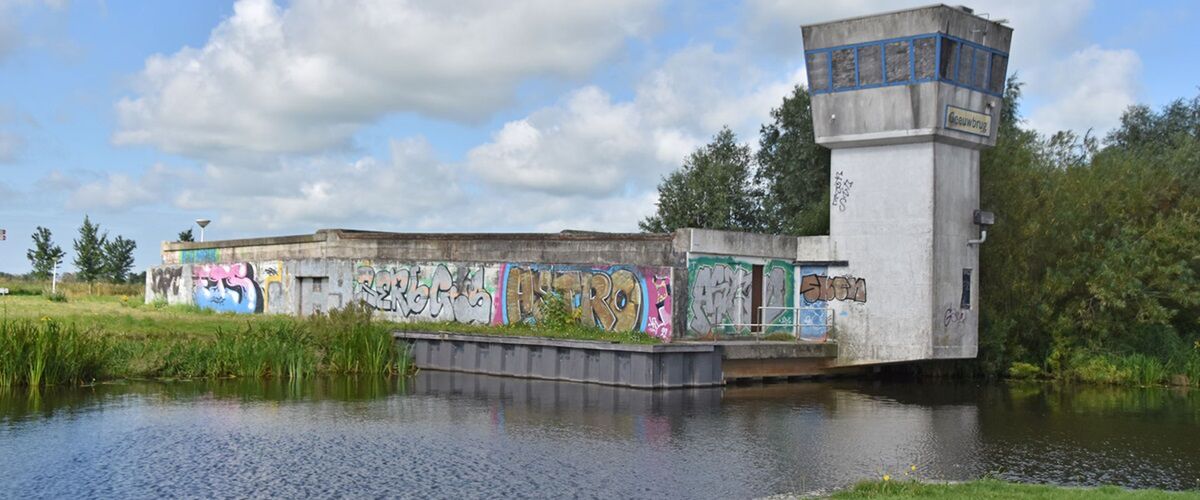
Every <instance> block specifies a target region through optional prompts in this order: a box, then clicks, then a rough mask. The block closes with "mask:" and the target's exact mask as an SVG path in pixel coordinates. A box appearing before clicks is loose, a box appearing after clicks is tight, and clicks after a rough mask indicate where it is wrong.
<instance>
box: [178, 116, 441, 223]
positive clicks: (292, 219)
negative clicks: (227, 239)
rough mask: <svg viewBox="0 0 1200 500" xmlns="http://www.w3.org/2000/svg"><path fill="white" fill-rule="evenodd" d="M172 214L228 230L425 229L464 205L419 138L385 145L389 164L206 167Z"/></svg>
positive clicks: (372, 160) (324, 162)
mask: <svg viewBox="0 0 1200 500" xmlns="http://www.w3.org/2000/svg"><path fill="white" fill-rule="evenodd" d="M174 203H175V206H176V207H177V208H181V209H184V210H191V211H200V212H205V213H210V214H216V217H215V218H216V219H217V222H218V223H220V224H221V225H222V226H224V227H228V228H231V230H234V231H245V232H254V233H262V232H266V231H279V230H281V229H290V228H302V230H304V231H311V230H313V229H316V228H319V227H365V228H369V229H388V228H396V227H403V228H407V229H419V228H433V227H437V225H438V224H440V223H445V222H447V221H448V220H449V218H450V217H451V216H452V215H451V214H453V213H454V212H455V210H456V207H459V206H461V205H463V204H464V203H465V195H464V194H463V192H462V191H461V190H460V189H459V186H458V183H457V182H456V180H455V179H454V177H453V176H452V172H451V170H450V167H448V166H446V165H443V164H441V163H439V162H438V161H437V158H436V157H435V155H434V152H433V149H432V147H431V146H430V145H429V143H428V142H427V141H425V140H424V139H423V138H412V139H406V140H398V141H392V144H391V158H390V160H384V161H380V160H377V159H375V158H372V157H366V158H361V159H359V160H356V161H353V162H345V161H337V160H333V159H324V158H318V159H306V160H297V161H293V162H285V163H283V164H281V165H278V166H277V167H276V168H273V169H269V170H263V169H246V168H242V167H239V166H231V165H209V166H207V167H206V168H204V169H203V171H199V172H190V173H188V174H187V182H186V187H184V188H183V189H181V190H179V191H178V192H177V193H176V194H175V195H174Z"/></svg>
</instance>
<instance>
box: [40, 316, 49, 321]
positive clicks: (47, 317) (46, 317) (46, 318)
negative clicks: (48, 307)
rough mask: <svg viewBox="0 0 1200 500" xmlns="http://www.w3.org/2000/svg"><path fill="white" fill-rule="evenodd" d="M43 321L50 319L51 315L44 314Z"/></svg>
mask: <svg viewBox="0 0 1200 500" xmlns="http://www.w3.org/2000/svg"><path fill="white" fill-rule="evenodd" d="M42 321H50V317H49V316H42Z"/></svg>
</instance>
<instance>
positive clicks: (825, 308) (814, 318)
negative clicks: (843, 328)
mask: <svg viewBox="0 0 1200 500" xmlns="http://www.w3.org/2000/svg"><path fill="white" fill-rule="evenodd" d="M827 272H828V270H827V268H826V267H825V266H800V274H801V276H804V277H805V278H806V277H808V276H814V275H816V276H821V275H825V274H826V273H827ZM801 280H802V281H803V280H804V278H801ZM800 292H801V297H802V299H801V305H800V310H799V313H800V318H799V319H800V321H799V324H800V339H801V340H807V341H824V340H827V339H828V338H829V327H830V323H831V322H832V320H833V315H832V314H831V311H830V310H829V304H828V303H827V302H826V301H824V300H822V299H821V297H820V294H817V295H816V296H814V295H812V294H806V293H804V292H805V289H804V288H803V283H802V284H801V289H800Z"/></svg>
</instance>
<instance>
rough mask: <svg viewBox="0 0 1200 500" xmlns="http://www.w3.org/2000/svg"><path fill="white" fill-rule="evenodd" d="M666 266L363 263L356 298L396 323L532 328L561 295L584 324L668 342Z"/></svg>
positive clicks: (357, 271)
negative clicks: (546, 302)
mask: <svg viewBox="0 0 1200 500" xmlns="http://www.w3.org/2000/svg"><path fill="white" fill-rule="evenodd" d="M670 276H671V274H670V269H669V268H639V267H632V266H608V267H594V266H576V265H541V264H501V265H499V266H489V265H457V264H447V263H439V264H396V265H390V266H382V265H372V264H371V263H368V262H361V263H359V264H358V266H357V267H356V269H355V286H354V299H355V300H361V301H362V302H364V303H365V304H366V305H367V306H369V307H372V308H374V309H376V310H378V311H381V312H384V313H385V314H386V315H389V316H393V317H396V318H397V319H402V320H410V319H426V320H431V321H456V322H460V323H479V324H487V323H491V324H497V325H499V324H511V323H519V322H526V323H534V322H536V321H537V320H538V318H539V317H540V312H541V311H540V310H541V304H542V300H543V298H544V297H545V296H546V295H547V294H549V293H551V292H554V293H559V294H562V295H563V296H564V297H565V298H566V299H567V300H568V303H569V304H570V305H571V308H572V310H574V311H579V313H580V317H581V319H580V321H582V322H584V323H587V324H594V325H596V326H597V327H600V328H603V329H606V330H613V331H615V330H634V331H645V332H647V333H649V334H651V335H654V336H656V337H658V338H661V339H663V340H668V341H669V340H670V339H671V336H672V328H671V307H672V301H671V278H670Z"/></svg>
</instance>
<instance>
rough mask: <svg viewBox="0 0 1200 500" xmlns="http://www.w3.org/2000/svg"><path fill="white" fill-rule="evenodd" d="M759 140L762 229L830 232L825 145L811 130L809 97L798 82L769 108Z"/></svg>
mask: <svg viewBox="0 0 1200 500" xmlns="http://www.w3.org/2000/svg"><path fill="white" fill-rule="evenodd" d="M771 120H772V122H771V123H768V124H766V125H763V126H762V128H761V129H760V131H759V140H758V146H759V149H758V155H757V159H758V172H757V173H756V174H755V182H756V183H757V184H758V185H760V186H761V188H762V191H763V199H762V205H763V212H762V213H763V224H764V226H765V227H764V229H766V230H767V231H769V232H772V233H783V234H795V235H813V234H829V149H827V148H825V147H824V146H821V145H818V144H817V142H816V139H815V136H814V135H813V120H812V100H811V98H810V96H809V93H808V90H807V89H805V88H804V87H801V86H799V85H797V86H796V87H795V88H794V89H793V90H792V95H790V96H786V97H784V98H783V104H781V105H780V106H779V107H778V108H775V109H772V110H771Z"/></svg>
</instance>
